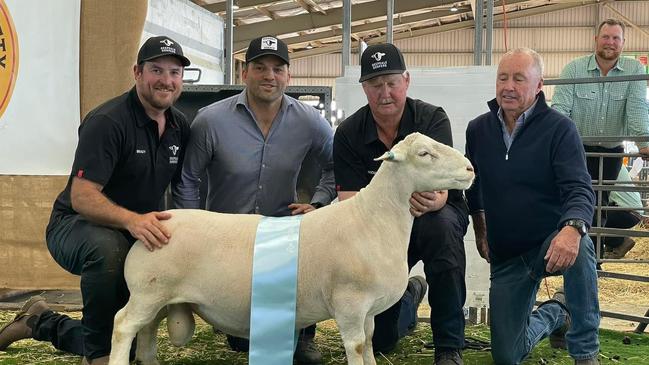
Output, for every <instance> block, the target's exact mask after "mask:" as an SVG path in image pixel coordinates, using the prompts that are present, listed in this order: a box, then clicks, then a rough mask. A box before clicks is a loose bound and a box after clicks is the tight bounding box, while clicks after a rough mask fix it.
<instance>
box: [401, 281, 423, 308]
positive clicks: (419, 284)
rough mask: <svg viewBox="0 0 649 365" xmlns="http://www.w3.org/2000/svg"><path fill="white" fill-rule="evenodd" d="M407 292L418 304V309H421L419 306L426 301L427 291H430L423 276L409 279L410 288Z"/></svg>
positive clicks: (408, 287) (407, 288)
mask: <svg viewBox="0 0 649 365" xmlns="http://www.w3.org/2000/svg"><path fill="white" fill-rule="evenodd" d="M406 290H407V291H408V292H410V294H412V298H413V299H414V301H415V303H416V307H419V304H421V302H422V301H423V300H424V297H425V296H426V290H428V283H426V279H424V277H423V276H419V275H417V276H413V277H411V278H410V279H408V286H407V287H406Z"/></svg>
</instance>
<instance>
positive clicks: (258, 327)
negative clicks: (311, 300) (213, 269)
mask: <svg viewBox="0 0 649 365" xmlns="http://www.w3.org/2000/svg"><path fill="white" fill-rule="evenodd" d="M302 217H303V215H297V216H291V217H281V218H273V217H263V218H261V220H260V221H259V225H258V226H257V238H256V240H255V248H254V258H253V264H252V295H251V303H250V353H249V356H248V364H249V365H291V364H293V351H294V349H295V341H296V337H297V336H296V332H295V310H296V298H297V263H298V262H297V261H298V260H297V259H298V248H299V240H300V222H301V220H302Z"/></svg>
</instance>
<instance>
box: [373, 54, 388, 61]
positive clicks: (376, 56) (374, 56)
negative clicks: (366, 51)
mask: <svg viewBox="0 0 649 365" xmlns="http://www.w3.org/2000/svg"><path fill="white" fill-rule="evenodd" d="M383 56H385V53H383V52H376V53H374V54H373V55H371V56H370V57H372V58H373V59H375V60H377V61H380V60H381V58H383Z"/></svg>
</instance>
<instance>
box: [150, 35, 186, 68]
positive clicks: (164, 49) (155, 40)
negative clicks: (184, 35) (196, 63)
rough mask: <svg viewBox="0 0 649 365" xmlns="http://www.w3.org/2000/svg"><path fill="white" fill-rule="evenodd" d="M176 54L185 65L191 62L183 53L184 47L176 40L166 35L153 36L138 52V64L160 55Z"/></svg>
mask: <svg viewBox="0 0 649 365" xmlns="http://www.w3.org/2000/svg"><path fill="white" fill-rule="evenodd" d="M164 56H174V57H176V58H178V59H179V60H180V63H181V64H182V65H183V67H187V66H189V65H190V64H191V62H189V59H188V58H187V57H185V56H184V55H183V49H182V47H181V46H180V44H178V43H177V42H176V41H174V40H173V39H171V38H169V37H166V36H158V37H151V38H149V39H147V40H146V42H144V44H143V45H142V47H140V51H139V52H138V53H137V64H138V65H139V64H141V63H143V62H146V61H151V60H153V59H156V58H158V57H164Z"/></svg>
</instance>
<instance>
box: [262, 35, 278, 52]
mask: <svg viewBox="0 0 649 365" xmlns="http://www.w3.org/2000/svg"><path fill="white" fill-rule="evenodd" d="M261 49H272V50H273V51H277V39H276V38H273V37H263V38H262V39H261Z"/></svg>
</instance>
